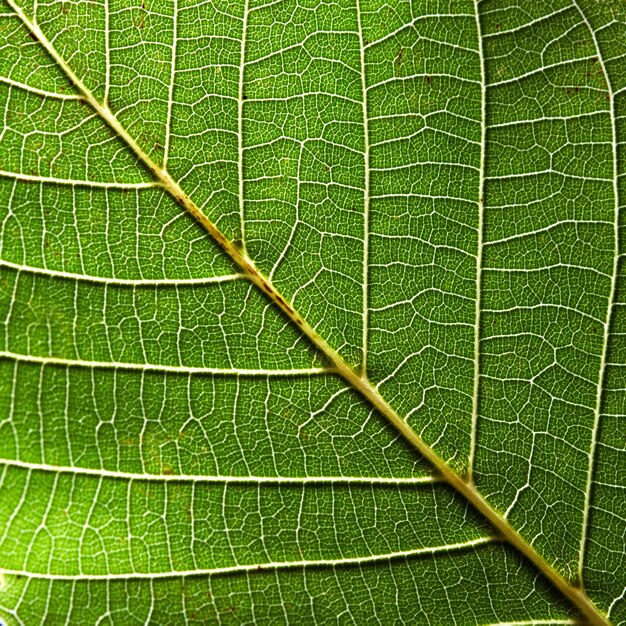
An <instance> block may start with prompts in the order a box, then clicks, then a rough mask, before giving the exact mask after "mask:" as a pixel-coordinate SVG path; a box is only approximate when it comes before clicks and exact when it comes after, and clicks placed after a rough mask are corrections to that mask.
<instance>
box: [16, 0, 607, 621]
mask: <svg viewBox="0 0 626 626" xmlns="http://www.w3.org/2000/svg"><path fill="white" fill-rule="evenodd" d="M6 1H7V3H8V4H9V5H10V6H11V8H12V9H13V10H14V11H15V13H16V14H17V15H18V17H19V18H20V19H21V21H22V22H23V23H24V25H25V26H26V27H27V28H28V30H29V31H30V33H31V34H32V35H33V36H34V37H36V38H37V40H38V41H39V42H40V43H41V45H42V46H43V47H44V48H45V49H46V51H47V52H48V54H49V55H50V56H51V57H52V58H53V59H54V60H55V61H56V63H57V64H58V65H59V67H60V68H61V69H62V70H63V72H64V73H65V74H66V76H67V77H68V79H69V80H70V81H71V83H72V84H73V85H74V87H75V88H76V89H77V90H78V92H79V93H80V94H81V95H82V96H83V97H84V99H85V100H86V101H87V102H88V103H89V105H90V106H91V107H92V108H93V109H94V111H95V112H96V113H97V114H98V115H99V116H100V117H101V118H102V120H103V121H104V122H105V123H106V124H107V125H108V126H109V127H110V128H111V130H112V131H113V132H114V133H116V135H118V136H119V138H120V139H121V140H122V141H124V142H125V143H126V144H127V145H128V147H129V148H130V149H131V150H132V151H133V152H134V153H135V154H136V155H137V157H138V158H139V160H140V161H141V162H142V163H143V164H144V165H145V166H146V167H147V168H148V169H149V170H150V171H151V172H152V174H153V175H154V177H155V179H156V180H157V181H158V183H159V184H160V185H161V186H162V187H163V188H164V189H165V190H166V191H167V192H168V193H169V194H170V195H171V196H172V197H173V198H174V199H175V200H176V202H178V203H179V204H180V205H181V206H182V207H183V208H184V209H185V210H186V211H187V212H188V213H190V214H191V215H192V216H193V217H194V218H195V219H196V220H197V221H198V222H199V223H200V224H201V225H202V226H203V228H204V229H205V230H206V231H207V233H208V234H209V235H211V237H213V239H214V240H215V241H216V242H217V244H218V245H219V246H220V247H221V248H222V249H223V250H224V252H225V253H226V254H227V255H228V256H229V257H230V258H231V259H232V260H233V261H234V262H235V263H236V264H237V265H238V266H239V267H240V268H241V269H242V270H243V271H244V272H245V273H246V274H247V275H248V276H249V279H250V280H251V282H253V283H254V284H255V285H256V286H257V287H258V288H259V289H260V290H261V291H262V292H263V293H265V294H266V296H267V297H268V298H269V299H270V300H271V301H272V302H273V303H274V304H275V305H276V306H277V307H278V309H280V310H281V311H282V312H283V313H284V314H285V315H286V316H287V317H288V318H289V319H290V320H291V321H292V322H293V323H294V324H295V325H296V326H297V327H298V328H299V329H300V331H301V332H302V333H303V334H304V335H305V336H306V337H307V338H308V339H309V340H310V342H311V343H312V344H313V345H314V346H315V347H316V348H317V349H318V350H319V351H321V352H322V353H323V354H324V355H325V356H326V358H327V359H328V361H329V362H330V364H332V366H333V368H334V369H335V371H336V372H337V373H338V374H340V375H341V376H342V377H343V379H344V380H345V381H346V382H347V383H348V384H349V385H350V386H352V387H353V388H354V389H355V390H356V391H357V392H359V393H360V395H361V396H363V398H365V399H366V400H367V401H368V402H369V403H370V404H371V405H372V406H373V407H374V408H375V409H377V410H378V411H379V412H380V413H381V414H382V415H383V416H384V417H385V418H386V419H387V420H388V421H389V422H390V423H391V424H392V425H393V426H394V427H395V428H396V429H397V430H398V432H399V433H400V434H401V435H402V436H403V437H404V438H405V439H406V440H407V441H408V442H409V443H410V444H411V445H412V446H413V447H414V448H415V449H416V450H417V451H418V452H419V453H420V454H421V455H422V456H423V457H424V458H425V459H426V460H427V461H428V462H429V463H430V464H431V465H432V466H433V467H434V469H435V471H436V472H437V474H439V476H440V477H441V478H442V479H443V480H445V481H446V482H447V483H448V484H449V485H450V486H451V487H453V488H454V489H455V490H456V491H457V492H458V493H460V494H461V495H462V496H463V497H464V498H465V499H466V500H467V501H468V502H469V503H470V504H471V505H472V506H473V507H474V508H475V509H476V510H478V511H479V512H480V513H481V514H482V515H483V516H484V517H485V518H486V519H487V521H489V523H490V524H491V525H492V526H493V527H494V529H495V530H496V531H497V533H498V534H499V535H500V537H501V538H502V539H503V540H505V541H507V542H508V543H509V544H511V545H512V546H513V547H515V548H516V549H517V550H519V551H520V552H521V553H522V554H523V555H524V556H525V557H526V558H528V559H529V560H530V561H531V562H532V563H533V564H534V565H535V566H536V567H537V568H538V569H539V570H540V571H541V573H542V574H543V575H544V576H545V577H546V578H547V579H548V580H550V581H551V582H552V584H553V585H554V586H555V587H556V588H557V589H558V590H559V591H560V592H561V593H562V594H563V595H564V596H565V597H566V598H567V599H569V600H570V601H571V602H572V604H574V606H575V607H576V608H577V610H578V611H579V612H580V614H581V616H582V617H583V618H584V622H583V623H585V624H589V625H590V626H606V625H607V624H609V622H608V620H607V618H606V616H605V615H604V614H603V613H601V612H600V610H599V609H598V608H597V607H596V606H595V605H594V604H593V602H592V601H591V600H590V599H589V598H588V597H587V596H586V594H585V593H584V591H583V590H582V589H580V588H578V587H576V586H574V585H573V584H571V583H570V582H569V581H568V580H567V579H566V578H564V577H563V576H562V575H561V574H560V573H559V572H558V571H557V570H556V569H554V567H552V566H551V565H550V564H549V563H548V562H547V561H546V560H545V559H544V558H543V556H541V554H539V552H537V550H536V549H535V548H534V547H533V546H532V545H531V544H530V543H528V542H527V541H526V540H525V539H524V538H523V537H522V536H521V535H520V534H519V533H518V532H517V530H515V529H514V528H513V527H512V526H511V525H510V524H509V522H508V521H507V520H506V519H504V518H503V517H502V516H501V515H500V514H499V513H498V511H496V510H495V509H494V508H492V506H491V505H490V504H489V503H488V502H487V500H486V499H485V498H484V497H483V496H482V495H481V494H480V493H479V492H478V491H477V490H476V488H475V486H474V485H473V484H472V483H471V482H470V481H469V480H466V479H465V478H463V477H461V476H460V475H459V474H457V473H456V472H455V471H454V470H453V469H452V468H451V467H450V466H449V465H448V464H447V463H446V462H445V461H444V460H443V459H442V458H441V457H440V456H439V455H438V454H437V453H436V452H435V451H434V450H433V449H432V448H431V447H430V446H429V445H428V444H427V443H426V442H425V441H424V440H423V439H422V438H421V437H420V436H419V435H418V434H417V433H416V432H415V431H414V430H413V428H411V426H409V424H407V423H406V422H405V421H404V419H402V417H400V415H399V414H398V413H397V412H396V411H395V410H394V409H393V408H392V407H391V406H390V405H389V404H388V403H387V402H386V400H385V399H384V398H383V397H382V396H381V395H380V394H379V393H378V392H377V391H376V389H375V388H374V387H373V386H372V385H371V384H370V382H369V381H368V380H367V379H366V378H364V377H362V376H361V375H360V374H358V373H357V372H355V371H354V370H353V369H352V368H351V367H350V366H349V365H348V364H347V363H346V362H345V361H344V360H343V358H342V357H341V356H340V355H339V353H338V352H336V351H335V350H334V349H333V348H332V347H331V346H330V345H329V344H328V342H327V341H326V340H325V339H324V338H323V337H321V336H320V335H319V334H318V333H317V331H316V330H315V329H314V328H313V326H311V325H310V324H309V323H308V322H307V321H306V320H305V319H304V318H303V317H302V316H301V315H300V313H298V311H296V310H295V308H294V307H293V306H292V305H291V304H290V303H289V302H288V301H287V299H286V298H284V297H283V296H282V295H281V294H280V293H279V292H278V290H277V289H276V288H275V287H274V285H273V284H272V283H271V281H270V280H269V279H268V278H267V277H265V276H264V275H263V274H262V273H261V271H260V270H259V269H258V268H257V267H256V265H255V264H254V262H253V261H252V259H250V257H249V256H248V255H247V253H246V252H244V251H242V250H241V249H240V248H239V247H237V246H235V245H234V244H233V243H232V242H231V241H230V240H229V239H227V238H226V237H225V236H224V234H223V233H222V232H221V231H220V230H219V228H217V226H216V225H215V224H213V222H211V220H209V219H208V218H207V217H206V215H204V213H202V211H201V210H200V209H199V207H198V206H196V204H195V203H194V202H193V201H192V200H191V198H190V197H189V196H188V195H187V194H186V193H185V192H184V191H183V190H182V189H181V187H180V186H179V184H178V183H177V182H176V181H175V180H174V179H173V178H172V177H171V176H170V174H169V173H168V172H167V171H166V170H165V169H163V168H161V167H160V166H159V165H157V164H156V163H155V162H154V161H153V160H152V159H151V158H150V156H149V155H147V154H145V153H144V152H143V151H142V149H141V148H140V147H139V145H138V144H137V142H136V141H135V140H134V138H133V137H132V136H131V135H130V134H129V133H128V132H127V131H126V129H125V128H124V127H123V126H122V125H121V124H120V122H119V121H118V120H117V119H116V117H115V116H114V115H113V113H112V112H111V110H110V109H109V108H108V106H106V105H104V104H101V103H100V102H99V101H98V100H97V99H96V98H95V96H94V95H93V94H92V93H91V91H90V90H89V89H88V88H87V87H86V85H85V84H84V83H83V82H82V81H81V80H80V78H78V76H77V75H76V74H75V73H74V72H73V70H72V69H71V68H70V67H69V65H68V64H67V63H66V62H65V60H64V59H63V58H62V57H61V55H60V54H59V53H58V52H57V50H56V49H55V48H54V46H53V45H52V43H51V42H50V41H49V40H48V39H47V38H46V36H45V35H44V33H43V32H42V31H41V29H40V28H39V26H37V25H36V24H34V23H33V22H32V21H31V20H30V19H29V18H28V16H27V15H26V14H25V13H24V12H23V11H22V9H21V8H20V7H19V6H18V5H17V4H16V2H15V0H6Z"/></svg>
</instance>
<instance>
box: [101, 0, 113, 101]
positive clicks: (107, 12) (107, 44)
mask: <svg viewBox="0 0 626 626" xmlns="http://www.w3.org/2000/svg"><path fill="white" fill-rule="evenodd" d="M110 21H111V7H110V6H109V0H104V63H105V66H104V97H103V99H102V101H103V102H104V106H108V104H109V91H110V89H111V41H110V36H109V33H110V32H111V31H110Z"/></svg>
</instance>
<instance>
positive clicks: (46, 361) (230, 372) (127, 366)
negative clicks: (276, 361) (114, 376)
mask: <svg viewBox="0 0 626 626" xmlns="http://www.w3.org/2000/svg"><path fill="white" fill-rule="evenodd" d="M0 359H12V360H15V361H22V362H25V363H38V364H40V365H60V366H64V367H84V368H89V369H116V370H136V371H141V372H170V373H172V374H215V375H217V376H261V377H262V376H315V375H318V374H330V373H334V372H335V370H333V369H332V368H328V367H309V368H300V369H299V368H294V369H276V370H270V369H243V368H231V369H228V368H221V367H192V366H185V365H158V364H155V363H120V362H117V361H82V360H80V359H64V358H60V357H48V356H34V355H30V354H17V353H15V352H7V351H0Z"/></svg>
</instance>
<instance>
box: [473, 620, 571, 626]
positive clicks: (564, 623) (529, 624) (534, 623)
mask: <svg viewBox="0 0 626 626" xmlns="http://www.w3.org/2000/svg"><path fill="white" fill-rule="evenodd" d="M550 624H560V625H561V626H568V625H569V624H578V625H579V626H580V622H575V621H574V620H571V619H531V620H527V621H523V622H498V623H497V624H483V625H482V626H548V625H550Z"/></svg>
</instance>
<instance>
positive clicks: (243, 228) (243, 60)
mask: <svg viewBox="0 0 626 626" xmlns="http://www.w3.org/2000/svg"><path fill="white" fill-rule="evenodd" d="M247 31H248V0H245V3H244V7H243V25H242V28H241V50H240V53H239V54H240V60H239V87H238V90H237V173H238V177H239V181H238V182H239V220H240V229H241V248H242V250H243V253H244V254H247V250H248V249H247V244H246V214H245V206H244V196H243V191H244V184H243V155H244V148H243V96H244V94H243V90H244V81H243V79H244V73H245V67H246V37H247Z"/></svg>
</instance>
